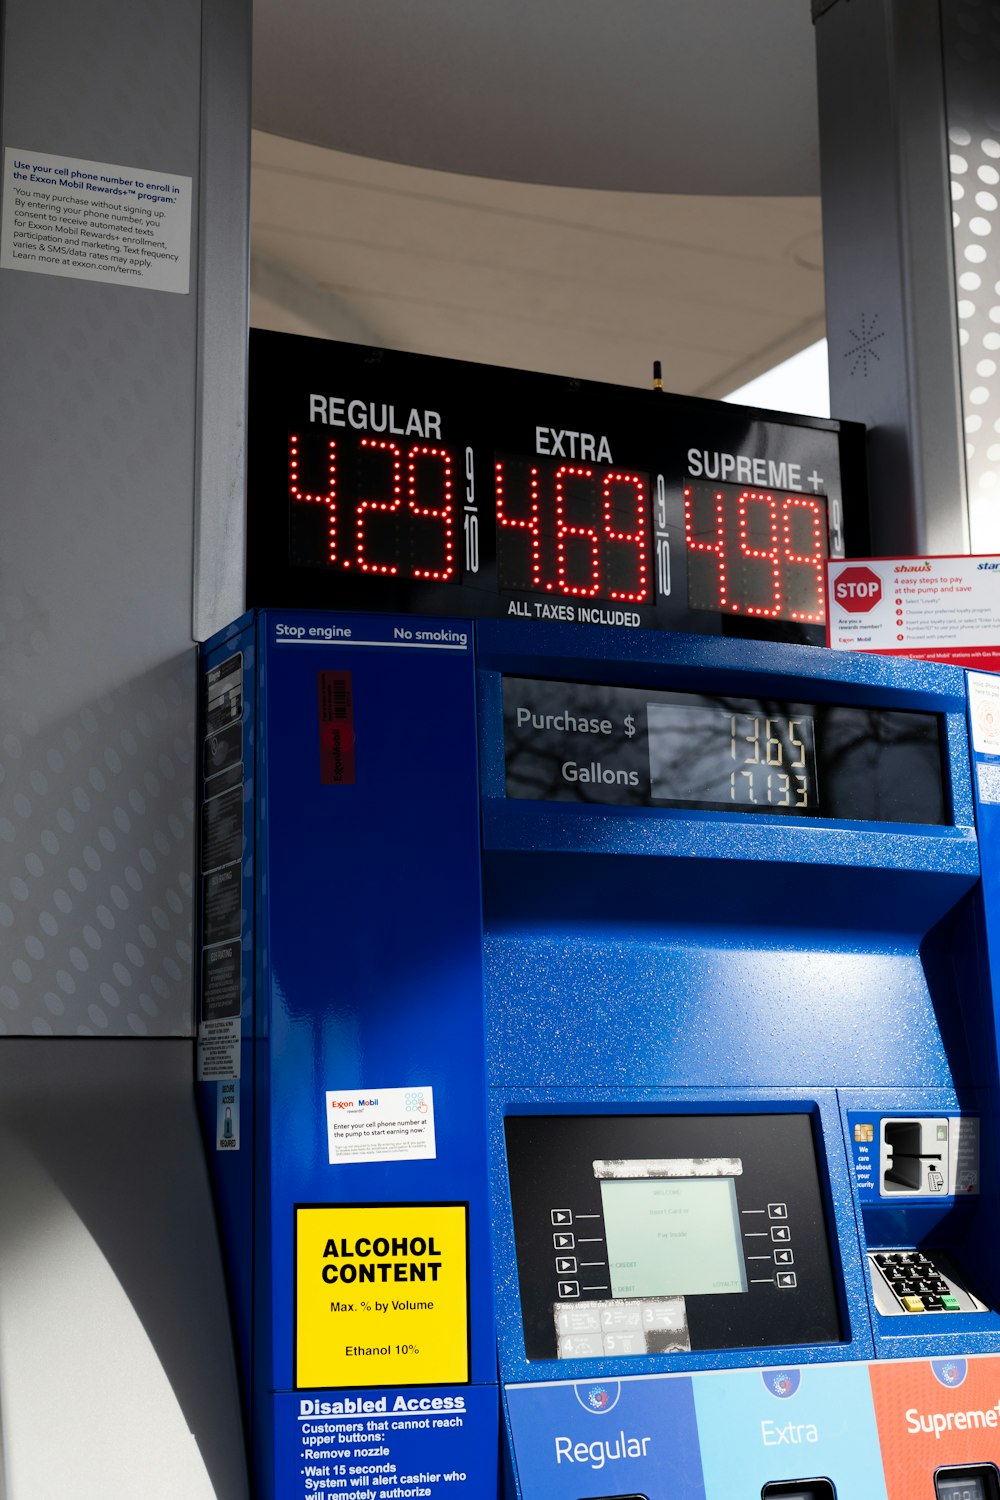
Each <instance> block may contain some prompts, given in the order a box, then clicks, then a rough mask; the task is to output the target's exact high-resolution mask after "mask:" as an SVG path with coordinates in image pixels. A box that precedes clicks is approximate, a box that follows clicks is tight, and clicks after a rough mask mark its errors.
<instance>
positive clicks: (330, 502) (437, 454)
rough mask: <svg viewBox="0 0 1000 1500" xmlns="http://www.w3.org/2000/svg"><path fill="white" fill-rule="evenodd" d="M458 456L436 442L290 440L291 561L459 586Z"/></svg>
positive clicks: (294, 437) (351, 438)
mask: <svg viewBox="0 0 1000 1500" xmlns="http://www.w3.org/2000/svg"><path fill="white" fill-rule="evenodd" d="M317 450H319V451H317ZM457 458H458V455H456V454H455V453H453V452H452V451H451V450H449V449H448V448H446V447H444V446H443V445H442V444H440V443H421V442H417V443H401V442H398V441H394V440H390V439H388V438H379V437H374V436H372V437H367V436H355V435H354V434H350V435H346V434H345V436H343V437H329V438H324V439H323V441H322V442H321V443H319V444H316V443H315V441H310V440H309V439H308V438H307V439H306V440H305V441H304V440H303V439H302V437H300V436H299V434H298V433H292V434H291V435H290V436H289V440H288V494H289V499H290V501H291V505H290V509H289V517H288V552H289V557H290V559H291V561H292V562H293V563H294V564H296V565H299V566H302V567H307V568H312V567H317V568H324V569H329V570H331V571H332V572H334V573H336V572H341V573H347V572H349V571H351V570H353V572H354V573H355V574H367V575H369V576H371V577H374V578H399V579H402V580H410V581H415V580H418V579H427V580H433V581H435V582H437V583H452V582H454V581H456V579H457V578H458V568H459V554H458V538H459V533H460V531H461V517H460V513H459V510H458V507H457V504H456V498H455V497H456V488H457V486H456V461H457Z"/></svg>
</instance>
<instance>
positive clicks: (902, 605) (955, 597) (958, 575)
mask: <svg viewBox="0 0 1000 1500" xmlns="http://www.w3.org/2000/svg"><path fill="white" fill-rule="evenodd" d="M827 574H828V579H829V596H830V604H829V624H828V626H827V637H828V644H829V645H830V646H832V647H833V649H834V650H835V651H874V652H878V653H879V654H880V655H882V656H916V657H920V658H922V659H923V660H925V661H943V662H952V663H954V664H955V665H956V666H963V667H980V668H983V669H984V670H986V671H992V670H994V669H996V668H1000V557H966V556H964V555H961V556H954V557H865V558H855V559H852V560H850V561H847V562H844V561H842V560H838V561H837V562H832V563H830V564H828V567H827Z"/></svg>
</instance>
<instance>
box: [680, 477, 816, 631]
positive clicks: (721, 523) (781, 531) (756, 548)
mask: <svg viewBox="0 0 1000 1500" xmlns="http://www.w3.org/2000/svg"><path fill="white" fill-rule="evenodd" d="M684 528H685V537H686V542H687V556H688V603H689V605H690V607H691V608H692V609H701V610H709V611H711V612H712V613H713V614H727V615H750V616H756V617H757V618H762V619H771V620H795V621H801V622H803V623H810V624H820V623H822V622H823V621H824V620H825V619H826V590H825V583H824V573H825V565H826V558H827V524H826V500H825V498H824V497H823V496H822V495H800V494H785V495H782V494H780V493H778V494H775V493H773V492H771V491H766V490H752V489H747V488H744V487H742V486H740V485H725V484H710V483H698V482H692V483H690V484H688V485H687V486H686V487H685V490H684Z"/></svg>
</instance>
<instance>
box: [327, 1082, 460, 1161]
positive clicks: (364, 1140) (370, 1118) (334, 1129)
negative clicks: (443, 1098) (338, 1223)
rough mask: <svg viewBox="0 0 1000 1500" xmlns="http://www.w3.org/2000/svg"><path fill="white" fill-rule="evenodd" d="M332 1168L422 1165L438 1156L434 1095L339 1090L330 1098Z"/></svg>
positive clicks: (416, 1090) (414, 1090)
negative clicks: (361, 1164) (383, 1163)
mask: <svg viewBox="0 0 1000 1500" xmlns="http://www.w3.org/2000/svg"><path fill="white" fill-rule="evenodd" d="M326 1132H327V1142H328V1145H329V1151H330V1164H331V1166H335V1167H342V1166H347V1165H349V1164H351V1163H354V1162H363V1161H421V1160H429V1159H430V1158H432V1157H434V1156H436V1155H437V1150H436V1147H435V1144H434V1090H433V1089H431V1088H426V1087H419V1086H417V1085H411V1086H410V1087H408V1088H402V1089H398V1088H397V1089H351V1090H344V1089H339V1090H334V1091H330V1092H328V1093H327V1095H326Z"/></svg>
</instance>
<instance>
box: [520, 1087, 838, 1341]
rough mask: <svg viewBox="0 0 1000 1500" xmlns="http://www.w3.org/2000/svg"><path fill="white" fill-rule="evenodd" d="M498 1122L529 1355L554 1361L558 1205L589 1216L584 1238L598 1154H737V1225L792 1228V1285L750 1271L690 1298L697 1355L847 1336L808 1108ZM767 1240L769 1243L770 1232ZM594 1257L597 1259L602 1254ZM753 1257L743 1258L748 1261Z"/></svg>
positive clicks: (597, 1201) (591, 1224)
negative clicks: (744, 1282) (725, 1287)
mask: <svg viewBox="0 0 1000 1500" xmlns="http://www.w3.org/2000/svg"><path fill="white" fill-rule="evenodd" d="M504 1128H505V1138H506V1146H507V1168H508V1180H509V1184H510V1195H511V1208H512V1212H513V1220H514V1241H515V1250H516V1259H517V1273H518V1285H519V1291H520V1300H521V1317H522V1324H523V1329H524V1344H525V1353H526V1356H527V1358H528V1359H529V1360H548V1359H552V1360H554V1359H555V1358H556V1355H557V1345H556V1334H555V1327H554V1322H553V1312H552V1307H553V1303H554V1302H556V1301H558V1300H559V1298H558V1295H557V1287H558V1277H557V1274H556V1272H555V1270H554V1264H555V1256H554V1253H553V1243H552V1235H553V1223H552V1213H553V1210H555V1209H556V1208H568V1209H569V1211H570V1212H571V1213H573V1214H574V1215H576V1214H577V1213H581V1214H585V1215H588V1218H587V1219H586V1221H585V1222H586V1223H587V1226H588V1228H587V1234H588V1236H590V1235H593V1234H594V1232H595V1221H596V1220H599V1221H600V1224H601V1227H602V1229H603V1204H602V1200H601V1191H600V1183H599V1181H598V1180H597V1178H596V1177H595V1175H594V1171H593V1162H594V1161H595V1160H600V1159H614V1160H617V1159H642V1158H658V1157H731V1156H738V1157H739V1158H740V1159H741V1162H742V1168H743V1170H742V1174H741V1175H740V1176H739V1177H738V1178H737V1179H736V1184H737V1201H738V1204H739V1209H740V1214H741V1224H743V1225H744V1226H746V1225H748V1224H751V1225H753V1226H759V1225H761V1224H762V1225H764V1226H769V1225H770V1224H771V1223H772V1222H773V1223H778V1222H780V1223H782V1224H788V1225H789V1226H791V1232H792V1239H791V1240H790V1241H789V1243H790V1244H792V1245H794V1262H793V1266H794V1270H795V1274H796V1285H795V1286H794V1287H789V1288H781V1289H779V1287H778V1286H777V1285H776V1284H775V1285H767V1284H765V1283H764V1282H763V1281H758V1280H757V1279H756V1278H755V1277H754V1276H753V1273H752V1272H750V1275H749V1277H748V1281H749V1283H750V1284H749V1287H748V1290H747V1291H746V1292H730V1293H722V1294H706V1295H701V1296H689V1297H687V1299H686V1305H687V1318H688V1327H689V1330H690V1336H691V1347H692V1349H693V1350H707V1349H752V1348H763V1347H765V1346H768V1345H782V1346H791V1345H803V1344H812V1345H816V1344H832V1343H839V1342H842V1341H843V1338H844V1333H843V1327H842V1323H841V1318H840V1312H839V1307H838V1295H837V1287H836V1283H835V1278H834V1271H833V1260H832V1255H831V1249H830V1232H829V1229H828V1227H827V1222H826V1213H825V1210H824V1204H823V1193H822V1188H821V1183H820V1173H819V1161H818V1155H817V1149H816V1143H815V1140H814V1134H813V1118H812V1116H811V1114H810V1113H809V1112H807V1111H801V1112H789V1113H780V1114H779V1113H774V1114H768V1113H759V1114H751V1113H739V1114H735V1113H734V1114H719V1115H712V1114H701V1115H691V1114H658V1115H654V1114H646V1115H509V1116H508V1117H507V1118H506V1120H505V1121H504ZM769 1205H771V1206H776V1205H782V1206H784V1207H785V1209H786V1210H787V1213H786V1216H785V1217H783V1218H782V1219H781V1220H770V1219H769V1218H768V1216H767V1215H768V1206H769ZM744 1233H745V1235H749V1234H752V1235H753V1236H754V1238H752V1239H747V1240H746V1243H749V1244H751V1246H752V1247H753V1248H752V1250H751V1255H753V1254H756V1253H758V1251H759V1249H760V1245H759V1243H758V1238H757V1235H758V1228H754V1229H752V1230H746V1228H745V1229H744ZM588 1242H589V1241H588ZM766 1242H767V1244H770V1238H769V1237H767V1241H766ZM746 1243H745V1245H744V1257H745V1258H747V1252H746ZM589 1254H590V1256H591V1258H594V1257H595V1256H596V1255H598V1254H599V1252H596V1251H592V1252H589ZM756 1264H758V1262H756V1261H754V1260H752V1259H748V1268H749V1267H750V1266H752V1265H756ZM595 1274H596V1273H595ZM602 1295H603V1296H604V1297H607V1296H608V1295H610V1294H602ZM594 1300H601V1298H595V1299H594ZM645 1357H646V1358H651V1357H655V1356H648V1355H647V1356H645ZM663 1357H664V1358H666V1357H668V1356H663Z"/></svg>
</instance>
